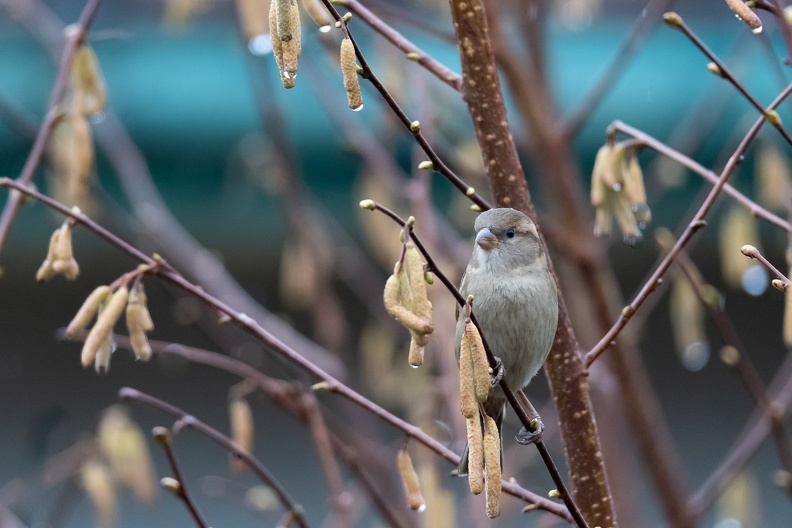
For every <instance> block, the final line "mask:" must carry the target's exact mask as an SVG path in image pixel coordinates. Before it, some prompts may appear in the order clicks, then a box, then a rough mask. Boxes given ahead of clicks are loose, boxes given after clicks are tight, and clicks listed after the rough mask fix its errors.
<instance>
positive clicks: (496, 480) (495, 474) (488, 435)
mask: <svg viewBox="0 0 792 528" xmlns="http://www.w3.org/2000/svg"><path fill="white" fill-rule="evenodd" d="M484 483H485V484H486V493H485V497H486V508H487V517H489V518H490V519H494V518H495V517H497V516H499V515H500V512H501V491H502V490H501V466H500V435H499V434H498V426H497V425H496V424H495V420H493V419H492V418H490V417H489V416H487V415H486V414H485V415H484Z"/></svg>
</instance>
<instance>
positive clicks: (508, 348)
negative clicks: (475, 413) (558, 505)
mask: <svg viewBox="0 0 792 528" xmlns="http://www.w3.org/2000/svg"><path fill="white" fill-rule="evenodd" d="M474 227H475V230H476V241H475V244H474V245H473V255H472V256H471V257H470V263H469V264H468V266H467V269H466V270H465V274H464V275H463V276H462V282H461V283H460V286H459V291H460V293H461V294H462V296H463V297H464V298H467V297H468V296H469V295H473V297H474V301H473V314H474V315H475V316H476V319H477V321H478V323H479V326H480V330H481V333H482V334H483V336H484V338H485V339H486V341H487V343H488V344H489V346H490V349H491V350H492V353H493V355H494V356H496V357H497V358H499V359H500V362H501V365H502V367H503V379H504V381H505V382H506V383H507V384H508V386H509V387H510V388H511V389H512V390H513V391H517V390H519V389H522V388H523V387H525V386H526V385H528V382H529V381H531V378H533V377H534V375H536V373H537V372H538V371H539V369H540V368H541V367H542V365H543V364H544V362H545V359H547V355H548V353H549V352H550V347H551V345H552V343H553V337H554V336H555V332H556V327H557V325H558V293H557V290H556V283H555V280H554V279H553V276H552V275H551V274H550V271H549V269H548V267H547V259H546V257H545V253H544V250H543V248H542V245H541V243H540V242H539V234H538V233H537V231H536V226H535V225H534V223H533V222H532V221H531V219H530V218H528V217H527V216H526V215H524V214H523V213H521V212H519V211H516V210H514V209H508V208H500V209H490V210H489V211H486V212H484V213H482V214H481V215H479V216H478V218H477V219H476V222H475V224H474ZM464 329H465V310H460V309H459V307H457V325H456V357H457V361H459V348H460V342H461V340H462V334H463V332H464ZM505 404H506V396H505V395H504V393H503V391H502V390H501V388H500V386H496V387H494V388H493V390H492V391H491V392H490V394H489V397H488V399H487V400H486V401H485V402H484V403H483V407H484V411H485V412H486V413H487V415H488V416H490V417H491V418H493V419H494V420H495V421H496V423H497V425H498V432H501V429H502V426H503V418H504V411H505ZM502 438H503V435H501V439H502ZM458 474H459V475H460V476H462V475H466V474H467V446H466V447H465V452H464V453H463V455H462V461H461V462H460V465H459V471H458Z"/></svg>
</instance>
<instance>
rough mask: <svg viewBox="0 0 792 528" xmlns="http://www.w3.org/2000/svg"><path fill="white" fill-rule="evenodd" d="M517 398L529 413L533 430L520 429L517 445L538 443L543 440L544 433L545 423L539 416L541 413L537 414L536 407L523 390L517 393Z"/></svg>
mask: <svg viewBox="0 0 792 528" xmlns="http://www.w3.org/2000/svg"><path fill="white" fill-rule="evenodd" d="M517 397H518V398H519V399H520V402H522V404H523V406H525V409H526V411H527V413H528V418H530V419H531V430H528V429H527V428H525V427H523V428H522V429H520V432H519V433H517V443H519V444H522V445H528V444H533V443H535V442H538V441H539V440H541V438H542V433H544V423H542V418H541V417H540V416H539V413H538V412H536V409H534V406H533V405H532V404H531V402H530V401H529V400H528V398H527V397H526V396H525V393H524V392H523V391H522V390H518V391H517Z"/></svg>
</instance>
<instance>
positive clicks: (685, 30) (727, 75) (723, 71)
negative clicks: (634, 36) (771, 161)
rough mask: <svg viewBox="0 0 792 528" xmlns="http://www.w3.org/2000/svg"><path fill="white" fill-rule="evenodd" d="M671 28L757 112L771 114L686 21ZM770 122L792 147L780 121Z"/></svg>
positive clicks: (791, 138)
mask: <svg viewBox="0 0 792 528" xmlns="http://www.w3.org/2000/svg"><path fill="white" fill-rule="evenodd" d="M671 27H672V28H674V29H677V30H679V31H681V32H682V34H684V35H685V36H686V37H687V38H688V39H689V40H690V41H691V42H692V43H693V45H694V46H696V47H697V48H698V49H699V50H700V51H701V52H702V53H703V54H704V55H705V56H706V57H707V58H708V59H709V60H711V61H712V62H714V63H715V65H716V66H717V67H718V70H719V72H720V76H721V77H723V78H724V79H726V80H727V81H729V82H730V83H731V84H732V86H734V87H735V88H737V91H739V92H740V93H741V94H742V95H743V97H745V99H746V100H747V101H748V102H749V103H751V105H752V106H753V107H754V108H756V109H757V110H759V112H761V113H762V115H767V113H768V112H769V111H770V110H771V109H772V108H768V109H765V108H764V107H763V106H762V105H761V103H759V101H757V100H756V98H755V97H754V96H753V95H751V94H750V93H749V92H748V90H747V89H746V88H745V86H743V85H742V83H741V82H740V81H738V80H737V78H736V77H734V75H732V73H731V72H730V71H729V69H728V68H726V65H725V64H724V63H723V61H721V60H720V59H719V58H718V57H717V56H716V55H715V54H714V53H713V52H712V51H711V50H710V49H709V48H708V47H707V45H706V44H704V42H703V41H702V40H701V39H700V38H698V36H697V35H696V34H695V33H694V32H693V30H692V29H690V28H689V27H688V26H687V24H685V21H684V20H682V19H681V18H680V19H679V24H674V25H671ZM768 122H769V123H770V124H771V125H773V128H775V129H776V130H778V132H779V133H780V134H781V136H782V137H783V138H784V139H785V140H786V142H787V143H789V144H790V145H792V137H789V134H788V133H787V131H786V129H785V128H784V127H783V125H781V122H780V121H776V120H772V121H771V120H770V119H768Z"/></svg>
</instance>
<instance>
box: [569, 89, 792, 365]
mask: <svg viewBox="0 0 792 528" xmlns="http://www.w3.org/2000/svg"><path fill="white" fill-rule="evenodd" d="M790 92H792V84H789V85H788V86H787V87H786V88H785V89H784V90H783V91H782V92H781V94H780V95H779V96H778V97H776V99H775V100H774V101H773V102H772V103H771V104H770V106H769V107H768V110H772V109H774V108H775V107H776V106H778V105H779V104H780V103H781V101H783V100H784V99H785V98H786V97H787V96H788V95H789V93H790ZM764 123H765V118H764V116H762V117H760V118H759V119H757V120H756V122H755V123H754V125H753V126H752V127H751V129H750V130H749V131H748V133H747V134H746V135H745V137H744V138H743V140H742V141H741V142H740V144H739V145H738V146H737V149H736V150H735V151H734V153H733V154H732V156H731V157H730V158H729V161H728V162H727V163H726V166H725V167H724V168H723V171H721V174H720V176H719V177H718V181H717V183H716V184H715V186H714V187H713V188H712V190H711V191H710V193H709V194H708V195H707V198H706V199H705V200H704V202H703V203H702V204H701V207H700V208H699V210H698V212H697V213H696V215H695V216H694V217H693V219H692V220H691V221H690V223H689V224H688V225H687V227H686V228H685V231H684V232H683V233H682V236H680V237H679V240H677V241H676V244H674V247H673V248H671V251H669V253H668V255H666V257H665V258H664V259H663V260H662V262H660V265H659V266H658V267H657V269H655V271H654V273H652V275H651V277H649V280H648V281H646V283H645V284H644V285H643V287H642V288H641V290H640V291H639V292H638V294H637V295H636V296H635V298H634V299H633V300H632V301H631V302H630V304H628V305H627V306H625V307H624V309H623V310H622V313H621V314H620V315H619V318H618V319H617V320H616V323H615V324H614V325H613V326H612V327H611V329H610V330H608V332H607V333H606V334H605V335H604V336H603V337H602V339H601V340H600V341H599V343H597V344H596V345H595V346H594V348H592V349H591V350H590V351H589V352H588V353H587V354H586V357H585V363H586V366H587V367H588V366H590V365H591V364H592V363H593V362H594V361H595V360H596V359H597V358H598V357H599V356H600V355H601V354H602V353H603V352H604V351H605V350H606V349H607V348H608V347H609V346H610V343H611V342H612V341H613V340H614V339H616V336H617V335H618V334H619V332H621V331H622V329H623V328H624V327H625V326H626V325H627V322H628V321H629V320H630V318H631V317H632V315H633V314H634V313H635V312H636V310H638V308H640V307H641V305H642V304H643V302H644V301H645V300H646V298H647V297H648V296H649V295H651V293H652V292H653V291H654V289H655V288H657V286H658V284H659V280H660V279H661V278H662V277H663V274H665V272H666V271H667V270H668V268H669V267H670V266H671V264H672V263H673V261H674V259H676V256H677V254H678V253H679V252H680V251H681V250H682V248H684V247H685V245H686V244H687V243H688V241H689V240H690V239H691V238H692V237H693V235H694V234H695V233H696V232H697V231H698V230H699V229H701V228H702V227H704V226H705V225H706V223H705V221H704V218H705V217H706V216H707V213H709V211H710V209H711V208H712V205H713V204H714V203H715V199H716V198H717V197H718V195H719V194H720V193H721V191H722V190H723V186H724V185H725V183H726V180H727V179H728V177H729V176H730V175H731V173H732V171H733V170H734V168H735V167H736V166H737V163H738V162H739V160H740V158H741V157H742V155H743V153H744V152H745V150H746V149H747V148H748V145H749V144H750V143H751V141H753V139H754V138H755V137H756V134H758V133H759V129H760V128H761V127H762V125H763V124H764Z"/></svg>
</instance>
